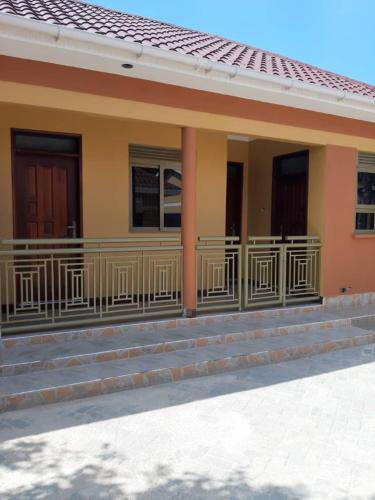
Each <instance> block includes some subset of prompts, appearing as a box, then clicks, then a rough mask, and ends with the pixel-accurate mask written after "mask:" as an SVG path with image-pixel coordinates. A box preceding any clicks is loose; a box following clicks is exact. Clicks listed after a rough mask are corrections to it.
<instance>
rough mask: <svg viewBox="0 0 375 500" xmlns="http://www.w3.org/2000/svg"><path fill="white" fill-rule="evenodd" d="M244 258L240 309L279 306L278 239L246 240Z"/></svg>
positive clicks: (280, 264) (280, 254)
mask: <svg viewBox="0 0 375 500" xmlns="http://www.w3.org/2000/svg"><path fill="white" fill-rule="evenodd" d="M244 259H245V269H244V307H245V308H246V307H256V306H257V305H264V306H265V305H281V304H282V303H283V297H284V293H283V265H284V246H283V244H282V243H281V237H266V236H264V237H256V238H255V237H254V238H249V244H248V245H245V251H244Z"/></svg>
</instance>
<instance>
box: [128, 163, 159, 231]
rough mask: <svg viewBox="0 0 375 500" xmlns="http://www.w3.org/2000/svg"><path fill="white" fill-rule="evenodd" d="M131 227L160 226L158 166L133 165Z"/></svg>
mask: <svg viewBox="0 0 375 500" xmlns="http://www.w3.org/2000/svg"><path fill="white" fill-rule="evenodd" d="M132 174H133V175H132V191H133V227H145V228H147V227H152V228H154V227H155V228H159V227H160V174H159V168H148V167H133V170H132Z"/></svg>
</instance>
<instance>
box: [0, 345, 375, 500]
mask: <svg viewBox="0 0 375 500" xmlns="http://www.w3.org/2000/svg"><path fill="white" fill-rule="evenodd" d="M0 443H1V444H0V497H1V499H2V500H7V499H17V500H18V499H21V500H22V499H34V498H37V499H49V498H51V499H82V498H89V499H96V498H103V499H104V498H105V499H112V498H113V499H134V500H140V499H145V500H146V499H147V500H151V499H163V500H164V499H210V500H211V499H212V500H214V499H215V500H216V499H219V500H220V499H256V500H259V499H287V498H296V499H316V500H318V499H319V500H321V499H326V498H328V499H335V500H336V499H337V500H343V499H347V500H349V499H350V500H356V499H357V500H365V499H366V500H373V499H375V347H374V346H365V347H356V348H352V349H346V350H342V351H335V352H331V353H326V354H323V355H320V356H314V357H311V358H305V359H301V360H298V361H289V362H285V363H279V364H274V365H267V366H261V367H257V368H253V369H248V370H242V371H237V372H232V373H226V374H220V375H215V376H211V377H204V378H200V379H194V380H184V381H181V382H177V383H174V384H166V385H163V386H155V387H150V388H146V389H141V390H138V391H130V392H122V393H116V394H110V395H106V396H101V397H97V398H91V399H85V400H81V401H73V402H68V403H59V404H56V405H53V406H48V407H38V408H34V409H29V410H21V411H18V412H14V413H8V414H3V415H1V417H0Z"/></svg>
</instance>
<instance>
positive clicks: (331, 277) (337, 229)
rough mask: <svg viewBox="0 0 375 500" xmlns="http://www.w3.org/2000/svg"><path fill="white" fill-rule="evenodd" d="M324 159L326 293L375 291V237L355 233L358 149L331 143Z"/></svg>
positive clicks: (323, 197)
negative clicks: (343, 289)
mask: <svg viewBox="0 0 375 500" xmlns="http://www.w3.org/2000/svg"><path fill="white" fill-rule="evenodd" d="M320 154H321V155H323V158H324V172H323V176H324V184H323V186H324V187H323V189H322V192H321V195H320V196H321V200H322V201H321V203H322V205H323V210H324V217H322V216H320V217H321V220H320V230H321V236H322V239H323V241H324V247H323V258H322V286H323V288H322V292H323V295H324V297H330V296H335V295H338V294H339V292H340V290H339V289H340V288H349V290H348V292H347V293H350V294H352V293H365V292H371V291H372V292H373V291H375V265H374V263H375V238H374V237H370V238H365V237H360V236H358V235H357V236H355V235H354V234H353V232H354V217H355V215H354V214H355V206H356V193H355V186H356V164H357V152H356V150H355V149H353V148H344V147H338V146H332V145H328V146H327V147H326V148H325V150H324V152H321V153H320Z"/></svg>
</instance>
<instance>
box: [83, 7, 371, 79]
mask: <svg viewBox="0 0 375 500" xmlns="http://www.w3.org/2000/svg"><path fill="white" fill-rule="evenodd" d="M87 1H88V2H91V3H96V4H99V5H102V6H106V7H111V8H115V9H118V10H122V11H125V12H129V13H132V14H139V15H142V16H145V17H151V18H152V19H158V20H161V21H166V22H169V23H172V24H178V25H180V26H185V27H188V28H193V29H197V30H200V31H205V32H209V33H215V34H218V35H222V36H224V37H226V38H230V39H233V40H235V41H239V42H244V43H247V44H249V45H252V46H254V47H258V48H261V49H265V50H269V51H271V52H276V53H278V54H281V55H284V56H288V57H291V58H294V59H297V60H299V61H302V62H306V63H309V64H313V65H315V66H319V67H320V68H323V69H328V70H330V71H333V72H336V73H339V74H342V75H345V76H349V77H351V78H354V79H357V80H361V81H364V82H367V83H371V84H373V85H375V0H185V1H183V0H179V1H176V0H87Z"/></svg>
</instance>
